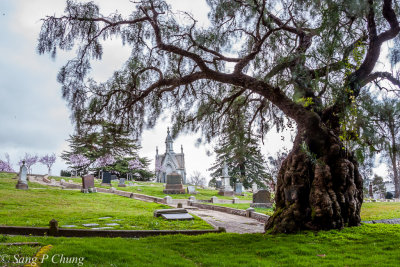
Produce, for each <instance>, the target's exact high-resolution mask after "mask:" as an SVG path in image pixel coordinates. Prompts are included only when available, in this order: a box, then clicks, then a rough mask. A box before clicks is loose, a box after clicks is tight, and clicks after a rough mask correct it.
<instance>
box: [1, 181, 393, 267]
mask: <svg viewBox="0 0 400 267" xmlns="http://www.w3.org/2000/svg"><path fill="white" fill-rule="evenodd" d="M14 176H15V174H13V175H10V174H4V173H0V207H1V209H0V225H15V226H17V225H25V226H48V221H49V220H50V219H52V218H54V217H55V218H56V219H57V220H59V222H60V225H61V226H62V225H64V224H75V225H77V226H78V227H79V228H84V227H83V226H82V225H83V224H86V223H97V224H99V225H100V226H104V225H106V224H107V223H110V222H111V221H112V222H113V223H114V222H116V223H118V224H119V226H116V227H115V229H130V230H143V229H210V226H209V225H208V224H206V223H204V222H203V221H202V220H201V219H199V218H195V220H193V221H190V222H185V221H179V222H169V221H164V220H162V219H159V218H154V217H153V211H154V210H155V209H160V208H167V206H165V205H161V204H156V203H148V202H142V201H138V200H134V199H129V198H124V197H120V196H116V195H111V194H101V193H96V194H82V193H80V192H79V191H76V190H61V189H57V188H50V187H47V186H43V185H38V184H33V183H30V184H29V188H30V190H28V191H22V190H18V191H17V190H16V189H15V184H16V180H15V179H12V178H13V177H14ZM65 179H66V180H68V179H69V178H65ZM79 180H80V179H79ZM147 187H149V189H147ZM34 188H41V189H34ZM141 188H142V191H139V192H137V193H142V194H149V195H153V196H159V197H163V195H162V189H161V187H160V186H159V185H158V186H154V185H153V186H151V185H147V186H146V185H145V183H143V186H142V187H141ZM157 188H159V189H161V192H160V190H159V189H157ZM119 189H122V188H119ZM129 189H131V190H134V189H133V188H125V190H129ZM199 191H200V190H199ZM210 191H215V190H210ZM151 192H155V193H154V194H150V193H151ZM208 194H213V195H215V192H204V198H209V197H208ZM196 197H200V195H197V196H196ZM201 197H203V196H201ZM210 197H211V196H210ZM179 198H183V196H182V195H181V196H179ZM243 198H244V199H245V198H248V199H251V196H244V197H243ZM219 205H222V204H219ZM224 205H228V206H229V205H232V207H234V205H236V208H246V207H247V205H248V204H224ZM361 215H362V220H365V221H367V220H376V219H393V218H400V203H399V202H390V203H386V202H371V203H364V204H363V208H362V213H361ZM107 217H109V218H107ZM104 218H105V219H104ZM16 242H38V243H39V244H40V246H28V245H19V246H7V245H0V255H1V257H0V261H1V260H4V259H6V258H7V257H11V255H13V256H14V255H17V257H19V258H18V259H23V258H24V257H25V258H29V257H33V256H34V255H36V253H38V251H39V250H40V248H42V249H43V248H50V247H46V246H48V245H51V249H50V250H49V251H47V252H44V253H46V255H47V257H48V259H49V260H46V261H44V262H43V264H42V265H41V266H55V265H57V266H79V265H77V264H75V265H73V264H71V263H68V262H61V261H62V257H64V259H73V258H77V257H82V258H83V259H82V266H315V265H321V266H398V265H399V263H400V225H389V224H363V225H362V226H360V227H351V228H345V229H343V230H341V231H337V230H332V231H320V232H312V231H304V232H300V233H298V234H294V235H293V234H292V235H285V234H279V235H269V234H241V235H239V234H230V233H220V234H205V235H199V236H185V235H170V236H160V237H147V238H140V239H136V238H65V237H49V236H45V237H36V236H6V235H0V244H4V243H16ZM50 259H54V260H55V262H52V261H51V260H50ZM3 264H4V263H3ZM0 265H1V264H0ZM5 266H21V264H15V265H12V264H9V265H5Z"/></svg>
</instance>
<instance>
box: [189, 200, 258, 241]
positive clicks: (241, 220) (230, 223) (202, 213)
mask: <svg viewBox="0 0 400 267" xmlns="http://www.w3.org/2000/svg"><path fill="white" fill-rule="evenodd" d="M183 207H184V208H185V209H187V211H188V212H189V213H192V214H194V215H196V216H198V217H200V218H202V219H203V220H205V221H206V222H208V223H209V224H211V225H213V226H215V227H217V228H218V227H224V228H225V229H226V232H227V233H239V234H246V233H264V223H261V222H259V221H257V220H255V219H251V218H248V217H243V216H239V215H233V214H229V213H225V212H220V211H215V210H207V209H199V208H196V207H191V206H183Z"/></svg>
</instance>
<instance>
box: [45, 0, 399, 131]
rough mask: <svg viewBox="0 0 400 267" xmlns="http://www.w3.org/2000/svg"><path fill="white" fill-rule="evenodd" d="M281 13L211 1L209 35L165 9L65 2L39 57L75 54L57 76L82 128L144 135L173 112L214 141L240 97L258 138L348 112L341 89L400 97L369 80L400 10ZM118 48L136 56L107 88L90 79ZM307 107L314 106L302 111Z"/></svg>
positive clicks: (295, 8) (268, 5)
mask: <svg viewBox="0 0 400 267" xmlns="http://www.w3.org/2000/svg"><path fill="white" fill-rule="evenodd" d="M278 2H279V1H215V0H209V1H208V4H209V5H210V7H211V13H210V16H209V17H210V19H211V23H212V26H211V27H209V28H206V29H204V28H201V27H198V26H197V24H196V20H195V19H194V18H193V17H192V16H191V15H190V14H186V13H185V14H184V15H185V16H186V17H187V19H188V20H189V21H190V23H181V22H179V21H178V20H177V18H176V14H175V13H174V12H173V11H172V10H171V7H170V6H169V5H167V4H166V3H165V2H164V1H145V0H143V1H139V2H138V3H137V4H134V3H132V5H133V8H134V9H135V10H134V11H133V12H132V14H131V15H130V16H129V17H128V18H124V17H122V16H121V15H120V14H117V13H114V14H112V15H109V16H105V15H103V14H101V13H100V11H99V7H98V6H96V5H95V4H94V3H93V2H89V3H77V2H74V1H67V7H66V9H65V13H64V15H63V16H60V17H54V16H51V17H46V18H45V19H44V20H43V26H42V29H41V33H40V36H39V44H38V51H39V53H47V52H48V53H51V54H52V55H53V56H55V55H56V51H57V49H58V48H59V49H62V50H70V49H77V52H78V54H77V57H76V58H75V59H73V60H70V61H69V62H68V63H67V64H66V65H65V66H64V67H63V68H62V69H61V71H60V73H59V75H58V80H59V82H61V83H62V85H63V96H64V98H65V99H67V101H68V103H69V105H70V106H71V108H72V110H73V112H74V116H75V119H76V121H77V122H82V121H84V120H85V118H90V117H93V118H100V117H102V116H104V115H106V116H109V117H111V118H112V119H113V120H114V121H115V122H118V123H120V124H123V125H124V126H126V127H127V128H130V129H133V130H135V131H137V132H138V133H139V132H140V131H141V129H142V128H143V126H152V125H154V124H155V120H156V119H157V118H158V116H159V115H160V113H161V111H162V110H163V109H164V108H165V107H167V106H175V107H176V109H175V112H174V116H173V118H174V120H175V122H176V125H175V130H178V129H181V128H185V127H187V129H189V128H190V129H197V128H199V127H202V130H203V132H204V133H205V134H206V135H207V137H211V136H213V135H215V133H216V131H217V130H218V125H219V122H220V121H221V120H223V119H224V116H223V114H224V111H226V110H228V109H229V107H230V104H231V103H232V101H234V100H235V99H236V98H237V97H239V96H241V95H242V96H245V98H246V102H247V104H248V105H249V108H250V109H251V110H252V111H253V113H254V116H255V119H254V120H253V121H252V124H251V125H249V126H252V125H253V124H255V122H258V123H259V125H263V123H266V122H271V121H274V122H276V123H278V124H279V123H280V122H279V120H276V117H277V116H276V115H275V114H276V113H279V111H278V110H277V109H276V108H274V106H276V107H278V108H279V109H280V110H282V111H283V112H284V113H285V114H286V115H288V116H289V117H291V118H292V119H294V120H295V121H296V122H297V123H304V121H303V120H304V118H303V117H302V116H301V115H302V114H304V112H305V109H307V108H308V109H310V108H313V109H314V110H315V111H319V112H322V110H323V109H324V108H328V110H329V111H332V112H333V111H335V112H336V113H337V111H340V109H341V106H342V102H343V99H342V97H341V94H340V92H342V91H341V88H345V87H346V86H350V87H351V88H352V89H353V90H354V92H353V93H351V94H354V95H355V96H357V95H358V94H359V90H360V88H361V87H362V86H364V85H365V84H367V83H369V82H371V81H373V80H376V79H378V78H383V79H387V80H389V81H391V82H393V83H394V84H395V85H397V86H398V85H399V80H398V79H397V78H396V77H393V76H392V75H391V74H390V73H386V72H382V73H381V72H376V73H373V72H372V70H373V67H374V66H375V62H376V61H377V58H378V56H379V54H380V52H379V51H380V48H381V46H382V44H383V43H384V42H385V41H388V40H390V39H392V38H394V37H395V36H396V35H397V34H398V33H399V31H400V27H399V22H398V19H397V18H396V14H395V9H398V8H399V7H398V3H397V2H393V1H389V0H385V1H377V2H376V3H374V4H369V3H372V2H373V1H369V2H363V3H361V4H358V6H355V2H354V1H344V2H342V1H338V2H333V1H329V2H326V3H320V1H312V2H310V3H308V4H306V3H303V1H300V2H298V1H293V2H292V1H282V2H281V3H280V4H279V3H278ZM357 3H358V2H357ZM307 8H308V9H307ZM364 18H366V19H367V20H368V28H367V29H366V28H364ZM115 36H116V37H120V38H121V39H122V42H123V44H125V45H129V46H131V47H132V56H131V57H130V58H129V59H128V60H127V62H126V64H125V67H124V68H123V69H122V70H120V71H118V72H116V73H115V74H114V76H113V77H112V78H110V79H109V80H108V81H107V82H105V83H96V82H94V81H93V80H91V79H88V77H89V71H90V60H91V59H101V56H102V53H103V50H102V44H101V42H102V40H105V39H109V38H112V37H115ZM360 41H362V42H364V43H365V44H366V46H367V49H366V51H365V54H364V55H362V58H363V60H362V63H361V65H360V66H359V67H358V68H357V69H354V70H353V71H352V72H351V74H350V75H346V73H345V72H346V67H345V66H346V64H345V63H346V60H348V58H349V57H348V55H349V54H350V53H351V51H352V50H353V48H354V46H355V45H356V44H357V43H359V42H360ZM350 63H351V62H350ZM345 77H347V78H345ZM351 94H350V93H348V94H347V95H346V99H347V101H350V95H351ZM302 97H304V98H307V99H312V102H309V103H312V104H311V105H307V106H303V105H301V104H298V103H296V101H293V100H296V99H298V98H302ZM294 98H295V99H294ZM346 99H345V100H346ZM270 102H272V103H273V105H274V106H272V105H271V104H270ZM204 107H208V108H207V109H205V108H204ZM217 111H219V112H217ZM302 118H303V119H302ZM182 122H192V123H190V124H189V125H190V126H187V124H185V125H183V124H182ZM196 122H205V124H203V126H200V124H196ZM204 125H207V126H204ZM258 130H260V131H261V130H267V129H261V127H260V128H258Z"/></svg>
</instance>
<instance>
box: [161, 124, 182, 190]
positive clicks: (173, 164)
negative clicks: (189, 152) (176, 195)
mask: <svg viewBox="0 0 400 267" xmlns="http://www.w3.org/2000/svg"><path fill="white" fill-rule="evenodd" d="M173 143H174V141H173V140H172V137H171V135H170V132H169V128H168V130H167V138H166V139H165V146H166V149H165V154H162V155H160V154H158V147H157V148H156V161H155V164H156V166H155V173H156V181H157V182H159V183H166V182H167V175H168V174H170V173H172V172H177V173H179V174H180V175H181V176H182V182H183V184H186V168H185V154H184V153H183V147H182V145H181V153H175V152H174V148H173Z"/></svg>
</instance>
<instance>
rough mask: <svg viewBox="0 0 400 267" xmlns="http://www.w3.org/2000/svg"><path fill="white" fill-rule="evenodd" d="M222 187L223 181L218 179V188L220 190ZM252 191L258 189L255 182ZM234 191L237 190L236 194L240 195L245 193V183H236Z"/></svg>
mask: <svg viewBox="0 0 400 267" xmlns="http://www.w3.org/2000/svg"><path fill="white" fill-rule="evenodd" d="M221 188H222V181H217V182H216V189H217V190H218V189H221ZM252 191H253V193H255V192H257V191H258V187H257V184H255V183H254V184H253V185H252ZM234 192H235V194H238V195H241V194H243V192H244V187H243V184H242V183H236V184H235V190H234Z"/></svg>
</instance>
